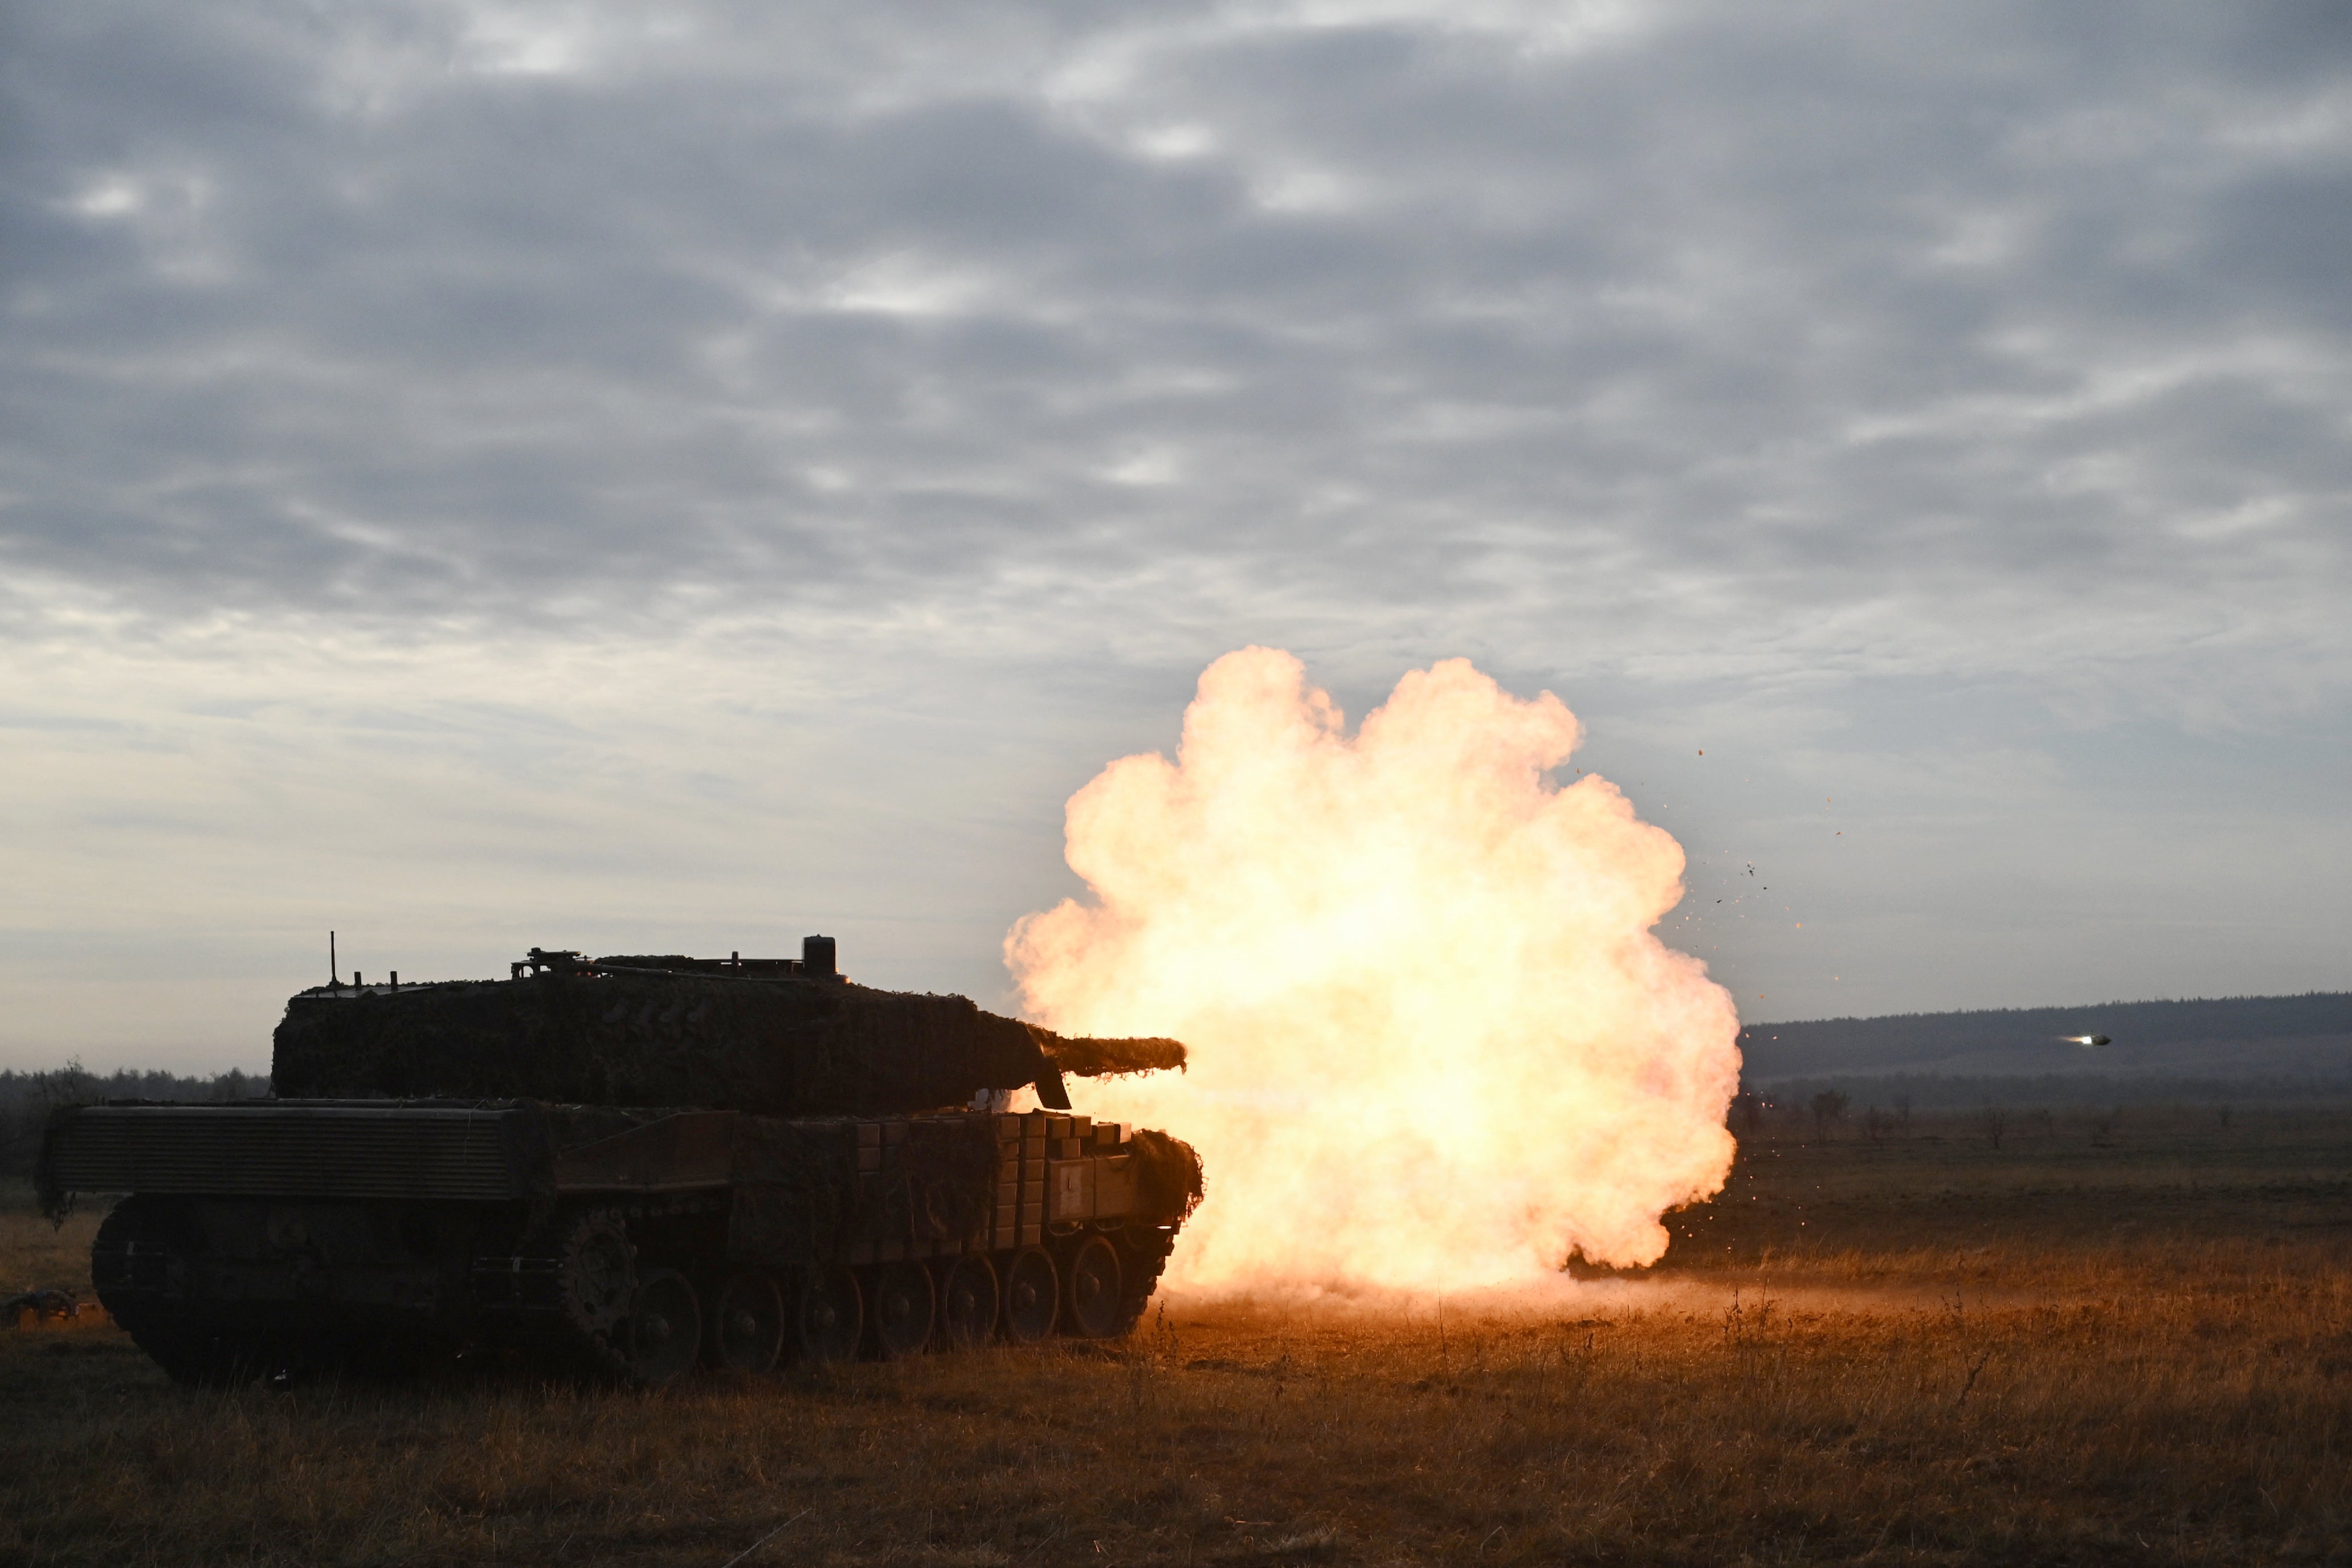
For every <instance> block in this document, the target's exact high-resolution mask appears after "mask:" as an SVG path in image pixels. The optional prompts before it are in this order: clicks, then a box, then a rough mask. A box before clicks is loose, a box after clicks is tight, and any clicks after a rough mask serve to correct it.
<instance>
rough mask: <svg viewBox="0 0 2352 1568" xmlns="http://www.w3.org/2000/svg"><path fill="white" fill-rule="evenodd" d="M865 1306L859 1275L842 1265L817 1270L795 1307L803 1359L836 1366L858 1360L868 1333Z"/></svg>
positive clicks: (807, 1281)
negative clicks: (861, 1340) (860, 1339)
mask: <svg viewBox="0 0 2352 1568" xmlns="http://www.w3.org/2000/svg"><path fill="white" fill-rule="evenodd" d="M865 1306H866V1303H865V1299H864V1296H863V1294H862V1293H861V1292H860V1291H859V1290H858V1289H857V1276H856V1275H855V1274H852V1273H851V1272H850V1271H849V1270H848V1269H846V1268H841V1267H840V1266H839V1265H835V1266H833V1267H831V1268H820V1269H818V1270H817V1271H816V1272H815V1273H814V1275H813V1276H811V1277H810V1278H809V1279H807V1280H806V1281H805V1282H803V1284H802V1286H801V1289H800V1299H799V1300H797V1301H795V1302H793V1333H794V1337H795V1338H797V1339H798V1341H799V1342H800V1349H801V1359H802V1360H803V1361H812V1362H833V1361H847V1360H849V1359H850V1358H851V1357H853V1356H855V1355H856V1353H857V1342H858V1337H859V1336H860V1334H862V1333H863V1332H864V1331H865V1326H866V1312H865Z"/></svg>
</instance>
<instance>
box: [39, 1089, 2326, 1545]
mask: <svg viewBox="0 0 2352 1568" xmlns="http://www.w3.org/2000/svg"><path fill="white" fill-rule="evenodd" d="M1826 1131H1828V1132H1829V1134H1830V1135H1829V1136H1826V1137H1817V1136H1815V1135H1814V1132H1813V1130H1812V1129H1811V1127H1810V1126H1806V1125H1801V1124H1797V1123H1794V1122H1783V1123H1778V1124H1772V1125H1768V1126H1767V1128H1765V1129H1764V1130H1763V1131H1761V1132H1760V1133H1759V1134H1758V1135H1755V1136H1751V1137H1750V1138H1749V1139H1748V1141H1747V1142H1746V1143H1745V1144H1744V1146H1743V1151H1742V1156H1741V1161H1740V1164H1739V1167H1738V1171H1737V1172H1736V1173H1735V1174H1734V1177H1733V1180H1732V1183H1731V1185H1730V1186H1729V1187H1728V1188H1727V1190H1726V1192H1725V1194H1723V1195H1722V1197H1721V1198H1719V1199H1718V1200H1717V1202H1715V1203H1714V1204H1711V1205H1705V1206H1702V1207H1700V1208H1696V1209H1693V1210H1690V1211H1687V1212H1685V1213H1684V1214H1682V1215H1675V1216H1674V1219H1673V1222H1672V1223H1673V1226H1674V1228H1675V1237H1676V1239H1675V1247H1674V1248H1673V1250H1672V1251H1671V1252H1670V1253H1669V1255H1668V1258H1667V1259H1666V1262H1665V1263H1664V1265H1663V1266H1661V1267H1660V1268H1656V1269H1653V1270H1649V1271H1645V1272H1643V1273H1642V1274H1639V1275H1634V1276H1605V1277H1600V1278H1586V1279H1563V1280H1562V1281H1560V1282H1559V1285H1558V1286H1557V1287H1556V1288H1552V1289H1544V1290H1541V1291H1536V1292H1530V1293H1523V1294H1521V1295H1519V1296H1516V1297H1509V1298H1496V1297H1487V1298H1474V1297H1469V1296H1454V1297H1446V1298H1439V1297H1434V1296H1433V1297H1426V1298H1416V1299H1412V1300H1354V1301H1342V1300H1321V1301H1315V1300H1305V1299H1296V1298H1294V1299H1285V1300H1268V1299H1260V1300H1206V1299H1202V1298H1200V1297H1198V1296H1191V1297H1188V1296H1186V1295H1183V1294H1181V1293H1174V1294H1171V1296H1169V1297H1168V1298H1167V1299H1166V1300H1165V1301H1164V1304H1163V1307H1162V1310H1157V1311H1155V1312H1154V1313H1153V1314H1152V1315H1151V1316H1150V1318H1149V1319H1147V1321H1146V1323H1145V1325H1144V1327H1143V1329H1142V1330H1141V1331H1139V1333H1138V1334H1137V1336H1136V1337H1135V1338H1134V1339H1133V1340H1131V1341H1129V1342H1124V1343H1121V1344H1118V1345H1115V1346H1109V1347H1100V1346H1084V1345H1065V1346H1061V1347H1057V1348H1054V1349H1048V1350H1044V1351H1013V1350H996V1351H990V1352H982V1353H978V1354H971V1355H961V1356H938V1357H932V1358H928V1359H926V1360H923V1361H921V1362H919V1363H912V1364H904V1363H902V1364H894V1365H882V1364H866V1365H856V1366H850V1367H846V1368H842V1369H836V1370H828V1371H821V1372H806V1371H801V1372H787V1373H782V1374H781V1375H779V1376H777V1377H774V1378H772V1379H763V1380H756V1381H751V1380H744V1381H726V1380H720V1379H716V1378H710V1379H705V1380H702V1381H698V1382H696V1383H694V1384H690V1385H688V1386H687V1387H684V1388H682V1389H679V1390H677V1391H674V1392H669V1393H665V1394H654V1395H646V1394H623V1393H612V1392H601V1391H594V1390H585V1389H581V1388H575V1387H564V1386H544V1385H540V1384H530V1383H525V1382H521V1381H518V1380H516V1379H514V1378H512V1377H502V1376H499V1375H496V1374H477V1375H474V1376H470V1377H460V1378H456V1379H452V1380H449V1381H446V1382H443V1383H440V1384H435V1385H433V1386H430V1387H422V1388H415V1387H411V1388H385V1387H381V1386H371V1385H320V1384H314V1385H310V1386H305V1387H300V1388H298V1389H296V1390H295V1391H293V1392H292V1393H289V1394H271V1393H268V1392H266V1391H263V1390H259V1389H255V1390H248V1391H243V1392H239V1393H235V1394H204V1393H195V1392H191V1391H187V1390H183V1389H180V1388H177V1387H174V1386H173V1385H172V1384H169V1383H168V1382H166V1381H165V1380H164V1379H163V1377H162V1376H161V1374H160V1373H156V1372H155V1371H154V1370H153V1368H152V1367H151V1366H150V1365H149V1364H148V1363H146V1361H145V1360H144V1359H143V1358H142V1357H141V1356H140V1355H139V1353H138V1352H137V1351H136V1350H135V1349H133V1348H132V1347H131V1345H130V1344H129V1343H128V1342H126V1341H124V1340H123V1339H122V1337H121V1335H120V1334H119V1333H117V1332H116V1331H113V1330H111V1329H110V1328H105V1327H83V1328H75V1329H65V1330H56V1331H26V1332H13V1331H0V1563H44V1564H46V1563H110V1564H112V1563H211V1562H221V1563H289V1564H290V1563H488V1562H499V1561H509V1562H516V1563H662V1564H672V1563H675V1564H707V1565H708V1568H725V1565H728V1564H730V1563H739V1564H740V1565H745V1568H748V1565H750V1564H756V1563H940V1564H953V1563H967V1564H1006V1565H1012V1564H1024V1565H1025V1564H1050V1563H1067V1564H1075V1563H1087V1564H1102V1563H1356V1562H1364V1563H1441V1562H1442V1563H1479V1564H1485V1563H1559V1562H1572V1563H1587V1562H1597V1563H1692V1564H1701V1563H1705V1564H1714V1563H1862V1562H1869V1563H1953V1564H1958V1563H2247V1562H2273V1561H2293V1562H2346V1561H2352V1254H2347V1245H2346V1244H2347V1239H2352V1113H2347V1111H2344V1110H2335V1109H2326V1108H2320V1109H2306V1110H2273V1111H2268V1112H2255V1111H2249V1110H2244V1109H2240V1110H2236V1111H2235V1112H2233V1113H2225V1112H2224V1111H2222V1110H2219V1109H2217V1108H2210V1107H2186V1108H2177V1109H2170V1110H2155V1109H2135V1110H2129V1111H2126V1112H2123V1113H2120V1114H2107V1113H2102V1114H2101V1115H2098V1116H2076V1117H2072V1118H2070V1117H2067V1116H2064V1115H2058V1116H2053V1117H2050V1118H2046V1119H2045V1118H2040V1117H2037V1116H2035V1115H2033V1114H2032V1113H2031V1112H2020V1113H2013V1114H2011V1115H2009V1116H2007V1117H2005V1118H2004V1119H2002V1124H2001V1125H2000V1126H1998V1127H1991V1126H1989V1125H1987V1124H1986V1123H1985V1122H1984V1121H1983V1119H1981V1118H1975V1117H1961V1118H1949V1119H1944V1120H1941V1121H1937V1120H1932V1119H1927V1118H1918V1119H1915V1123H1914V1125H1912V1126H1911V1127H1909V1128H1908V1129H1906V1130H1900V1131H1893V1130H1890V1131H1887V1133H1886V1134H1885V1136H1884V1137H1883V1138H1882V1139H1879V1140H1875V1141H1874V1140H1872V1139H1870V1138H1868V1137H1865V1136H1863V1135H1862V1134H1861V1133H1860V1132H1859V1131H1857V1130H1855V1129H1854V1128H1853V1127H1844V1128H1831V1129H1827V1130H1826ZM1996 1138H1997V1139H1998V1142H1995V1139H1996ZM1212 1179H1213V1173H1212ZM9 1201H10V1203H11V1204H12V1205H15V1206H13V1207H10V1208H8V1209H7V1210H6V1211H5V1213H0V1289H21V1288H26V1287H30V1286H35V1285H63V1286H68V1287H74V1288H81V1289H86V1288H87V1275H86V1266H85V1261H84V1254H85V1252H86V1248H87V1245H88V1237H89V1230H90V1229H91V1227H92V1221H91V1219H90V1218H89V1216H79V1217H77V1218H76V1219H75V1220H73V1221H70V1222H69V1223H68V1226H67V1227H66V1229H65V1230H64V1231H63V1232H62V1233H58V1232H52V1231H51V1230H50V1228H49V1227H48V1226H47V1224H46V1223H43V1222H41V1221H39V1220H38V1219H37V1217H36V1216H34V1215H32V1214H31V1213H30V1210H29V1200H28V1198H27V1197H26V1196H25V1195H24V1194H16V1195H15V1196H13V1197H12V1198H11V1199H10V1200H9ZM747 1553H748V1554H747Z"/></svg>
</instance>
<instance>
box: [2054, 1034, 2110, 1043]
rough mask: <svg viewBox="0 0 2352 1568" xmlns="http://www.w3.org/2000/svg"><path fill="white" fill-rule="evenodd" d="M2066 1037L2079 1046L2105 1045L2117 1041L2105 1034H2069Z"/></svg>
mask: <svg viewBox="0 0 2352 1568" xmlns="http://www.w3.org/2000/svg"><path fill="white" fill-rule="evenodd" d="M2066 1038H2067V1039H2068V1040H2070V1041H2072V1042H2073V1043H2074V1044H2075V1045H2078V1046H2105V1045H2112V1044H2114V1043H2115V1042H2113V1041H2112V1040H2110V1039H2108V1038H2107V1037H2106V1036H2105V1035H2069V1036H2067V1037H2066Z"/></svg>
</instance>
